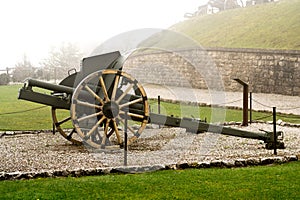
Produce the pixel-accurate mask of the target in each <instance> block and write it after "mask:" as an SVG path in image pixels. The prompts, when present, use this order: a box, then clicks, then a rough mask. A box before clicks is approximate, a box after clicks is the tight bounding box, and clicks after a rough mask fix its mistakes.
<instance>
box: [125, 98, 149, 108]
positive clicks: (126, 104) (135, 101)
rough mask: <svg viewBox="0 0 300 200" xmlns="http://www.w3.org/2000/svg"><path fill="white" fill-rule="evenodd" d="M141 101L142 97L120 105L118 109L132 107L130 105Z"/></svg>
mask: <svg viewBox="0 0 300 200" xmlns="http://www.w3.org/2000/svg"><path fill="white" fill-rule="evenodd" d="M141 101H143V98H142V97H141V98H138V99H135V100H133V101H129V102H127V103H124V104H122V105H120V106H119V107H120V109H121V108H123V107H125V106H130V105H132V104H135V103H138V102H141Z"/></svg>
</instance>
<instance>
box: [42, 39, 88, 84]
mask: <svg viewBox="0 0 300 200" xmlns="http://www.w3.org/2000/svg"><path fill="white" fill-rule="evenodd" d="M82 56H83V54H82V53H81V52H80V50H79V48H78V47H77V46H76V45H74V44H71V43H63V44H62V45H61V47H59V48H53V49H52V50H51V51H50V53H49V57H48V58H46V59H45V60H44V61H42V62H41V65H42V67H43V69H44V76H46V77H47V79H49V78H51V79H54V80H55V81H56V80H57V79H63V78H65V77H66V76H67V74H68V71H69V70H70V69H73V68H75V69H76V70H79V67H80V61H81V59H82Z"/></svg>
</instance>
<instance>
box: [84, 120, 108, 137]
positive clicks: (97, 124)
mask: <svg viewBox="0 0 300 200" xmlns="http://www.w3.org/2000/svg"><path fill="white" fill-rule="evenodd" d="M104 119H106V117H105V116H102V118H101V119H100V120H99V121H98V122H97V123H96V124H95V125H94V126H93V128H92V129H91V130H90V131H89V132H88V133H87V134H86V136H85V138H89V137H90V136H91V134H92V133H93V132H94V131H95V130H96V128H98V126H99V125H100V124H101V123H102V122H103V120H104Z"/></svg>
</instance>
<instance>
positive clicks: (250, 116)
mask: <svg viewBox="0 0 300 200" xmlns="http://www.w3.org/2000/svg"><path fill="white" fill-rule="evenodd" d="M249 95H250V99H249V101H250V102H249V103H250V108H249V109H250V113H249V118H250V121H249V122H250V124H251V123H252V92H250V93H249Z"/></svg>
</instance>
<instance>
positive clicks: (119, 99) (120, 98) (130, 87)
mask: <svg viewBox="0 0 300 200" xmlns="http://www.w3.org/2000/svg"><path fill="white" fill-rule="evenodd" d="M132 88H133V84H130V85H129V86H128V88H127V89H126V90H125V91H124V92H123V93H122V95H121V96H120V97H119V98H118V100H117V101H116V102H117V104H119V103H120V102H121V101H122V99H123V98H124V97H125V96H126V95H127V94H128V93H129V91H130V90H131V89H132Z"/></svg>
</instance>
